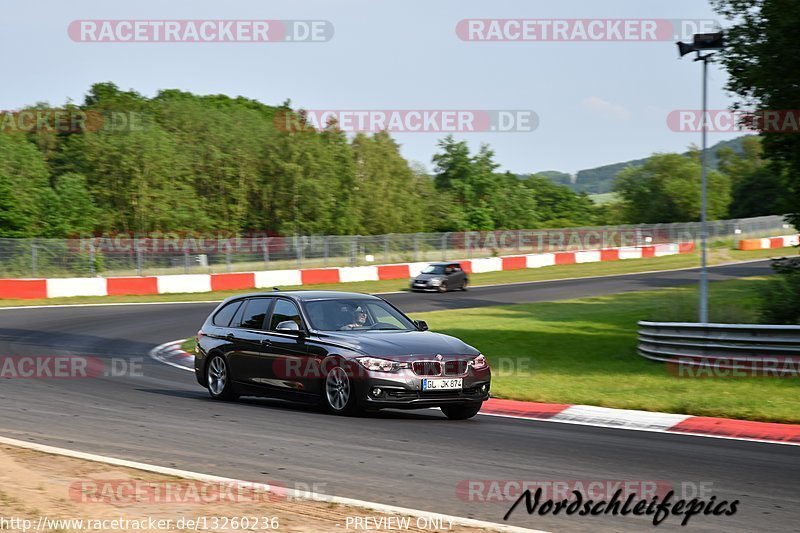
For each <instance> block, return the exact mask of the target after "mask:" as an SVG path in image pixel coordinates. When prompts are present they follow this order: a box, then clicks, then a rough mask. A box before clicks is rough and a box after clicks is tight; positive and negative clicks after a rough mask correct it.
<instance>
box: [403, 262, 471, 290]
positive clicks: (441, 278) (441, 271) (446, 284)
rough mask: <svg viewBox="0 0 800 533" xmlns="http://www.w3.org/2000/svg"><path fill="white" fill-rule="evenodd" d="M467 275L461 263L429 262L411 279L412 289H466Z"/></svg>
mask: <svg viewBox="0 0 800 533" xmlns="http://www.w3.org/2000/svg"><path fill="white" fill-rule="evenodd" d="M468 283H469V277H468V276H467V273H466V272H464V269H463V268H461V263H458V262H449V263H448V262H441V263H431V264H429V265H428V266H427V267H425V268H423V269H422V272H420V273H419V275H417V276H416V277H415V278H412V279H411V290H412V291H439V292H447V291H451V290H462V291H465V290H467V284H468Z"/></svg>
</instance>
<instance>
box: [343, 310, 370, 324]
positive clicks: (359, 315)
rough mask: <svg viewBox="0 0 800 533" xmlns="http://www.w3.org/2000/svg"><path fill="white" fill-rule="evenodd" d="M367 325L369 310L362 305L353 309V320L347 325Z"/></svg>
mask: <svg viewBox="0 0 800 533" xmlns="http://www.w3.org/2000/svg"><path fill="white" fill-rule="evenodd" d="M366 325H367V312H366V311H364V309H362V308H361V307H357V308H355V309H354V310H353V314H352V320H351V321H350V323H349V324H347V325H346V326H345V327H346V328H350V329H355V328H363V327H364V326H366Z"/></svg>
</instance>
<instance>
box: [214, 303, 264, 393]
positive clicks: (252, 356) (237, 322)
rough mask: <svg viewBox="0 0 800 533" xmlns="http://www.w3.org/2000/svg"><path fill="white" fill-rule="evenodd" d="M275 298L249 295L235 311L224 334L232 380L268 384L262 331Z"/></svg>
mask: <svg viewBox="0 0 800 533" xmlns="http://www.w3.org/2000/svg"><path fill="white" fill-rule="evenodd" d="M273 301H274V298H249V299H247V300H246V301H245V302H244V303H243V304H242V308H241V309H239V311H238V312H237V314H236V317H235V318H234V319H233V322H232V323H231V327H229V328H228V329H227V333H226V335H225V337H226V340H227V341H228V343H229V346H230V348H229V350H230V351H229V353H228V364H229V365H230V368H231V374H232V376H233V380H234V381H237V382H240V383H243V384H245V385H248V386H254V387H264V386H268V377H269V376H265V375H264V371H263V365H262V364H261V362H262V359H263V352H264V350H265V348H266V347H267V344H268V343H269V337H268V335H267V334H266V332H265V331H264V325H265V323H266V319H267V317H268V316H269V311H270V308H271V307H272V303H273Z"/></svg>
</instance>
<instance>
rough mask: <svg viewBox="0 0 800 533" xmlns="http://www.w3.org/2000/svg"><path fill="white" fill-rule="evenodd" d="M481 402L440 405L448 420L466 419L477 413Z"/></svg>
mask: <svg viewBox="0 0 800 533" xmlns="http://www.w3.org/2000/svg"><path fill="white" fill-rule="evenodd" d="M481 405H482V404H481V403H468V404H461V405H443V406H441V407H440V409H441V410H442V412H443V413H444V416H446V417H447V418H448V419H450V420H466V419H468V418H472V417H473V416H475V415H477V414H478V411H480V410H481Z"/></svg>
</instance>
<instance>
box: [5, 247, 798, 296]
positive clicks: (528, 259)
mask: <svg viewBox="0 0 800 533" xmlns="http://www.w3.org/2000/svg"><path fill="white" fill-rule="evenodd" d="M766 240H769V239H766ZM778 240H781V242H784V241H785V239H783V238H779V239H778ZM657 247H676V248H677V249H678V253H683V252H684V251H686V252H690V251H692V250H694V246H693V243H679V244H675V243H673V244H662V245H656V246H645V247H638V248H637V247H627V248H605V249H600V250H582V251H576V252H554V253H544V254H527V255H516V256H503V257H486V258H480V259H471V260H463V261H460V263H461V268H463V269H464V271H465V272H467V273H468V274H471V273H483V272H499V271H506V270H518V269H524V268H540V267H543V266H550V265H555V264H558V265H568V264H569V265H571V264H575V263H588V262H600V261H613V260H616V259H632V258H641V257H653V256H659V254H658V253H656V250H657ZM663 249H665V250H666V248H663ZM670 249H671V248H670ZM661 255H670V253H669V252H664V253H662V254H661ZM428 264H429V263H427V262H417V263H404V264H396V265H374V266H373V265H370V266H361V267H333V268H308V269H299V270H275V271H262V272H232V273H220V274H172V275H164V276H146V277H131V276H128V277H119V278H114V277H112V278H102V277H97V278H51V279H33V280H15V279H0V298H22V299H36V298H61V297H71V296H109V295H145V294H177V293H198V292H213V291H218V290H240V289H250V288H264V287H274V286H285V285H314V284H319V283H347V282H354V281H377V280H384V279H401V278H406V277H415V276H417V275H418V274H419V272H420V271H421V270H422V269H423V268H424V267H425V266H427V265H428ZM42 287H44V295H43V296H40V295H41V294H42V293H41V292H40V291H41V288H42Z"/></svg>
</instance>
